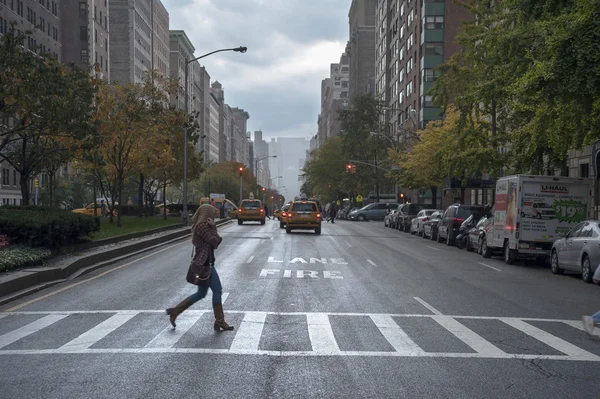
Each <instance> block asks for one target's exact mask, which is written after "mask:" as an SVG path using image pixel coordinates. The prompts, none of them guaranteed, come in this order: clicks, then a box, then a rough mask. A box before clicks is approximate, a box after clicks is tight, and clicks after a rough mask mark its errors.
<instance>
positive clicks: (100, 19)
mask: <svg viewBox="0 0 600 399" xmlns="http://www.w3.org/2000/svg"><path fill="white" fill-rule="evenodd" d="M100 26H102V11H100Z"/></svg>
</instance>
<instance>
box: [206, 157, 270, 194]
mask: <svg viewBox="0 0 600 399" xmlns="http://www.w3.org/2000/svg"><path fill="white" fill-rule="evenodd" d="M240 167H243V168H244V172H243V174H242V189H243V194H242V196H243V198H240V172H239V168H240ZM200 183H201V187H206V189H207V190H206V195H208V194H209V193H210V192H213V193H219V194H225V197H226V198H229V199H231V200H232V201H233V202H234V203H240V202H241V200H242V199H244V198H248V197H249V196H250V193H256V190H257V188H258V184H257V183H256V178H255V177H254V176H253V175H252V174H251V173H250V170H248V169H247V168H246V167H245V166H244V165H243V164H241V163H239V162H220V163H218V164H215V165H214V166H212V167H210V168H207V169H206V170H205V171H204V173H203V174H202V177H201V178H200ZM209 183H210V192H209V191H208V186H209Z"/></svg>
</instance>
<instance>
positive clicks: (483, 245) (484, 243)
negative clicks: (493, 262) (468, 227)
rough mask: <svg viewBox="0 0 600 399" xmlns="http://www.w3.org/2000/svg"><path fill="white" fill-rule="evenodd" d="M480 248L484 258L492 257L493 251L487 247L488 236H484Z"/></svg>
mask: <svg viewBox="0 0 600 399" xmlns="http://www.w3.org/2000/svg"><path fill="white" fill-rule="evenodd" d="M480 247H481V250H480V251H479V252H481V256H483V257H484V258H486V259H489V258H491V257H492V250H491V249H490V247H488V245H487V237H486V236H483V238H481V245H480Z"/></svg>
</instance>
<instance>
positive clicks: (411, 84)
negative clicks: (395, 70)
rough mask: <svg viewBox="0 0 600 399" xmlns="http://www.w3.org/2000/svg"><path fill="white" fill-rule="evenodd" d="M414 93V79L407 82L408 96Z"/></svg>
mask: <svg viewBox="0 0 600 399" xmlns="http://www.w3.org/2000/svg"><path fill="white" fill-rule="evenodd" d="M412 93H413V82H412V80H411V81H410V82H408V83H407V84H406V97H409V96H410V95H411V94H412Z"/></svg>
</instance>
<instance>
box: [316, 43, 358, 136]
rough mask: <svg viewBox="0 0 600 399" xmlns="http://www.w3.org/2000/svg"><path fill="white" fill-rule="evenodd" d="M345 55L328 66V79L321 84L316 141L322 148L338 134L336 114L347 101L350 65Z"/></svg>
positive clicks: (338, 125)
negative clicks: (337, 61)
mask: <svg viewBox="0 0 600 399" xmlns="http://www.w3.org/2000/svg"><path fill="white" fill-rule="evenodd" d="M348 62H349V60H348V56H347V55H346V53H344V54H342V56H341V57H340V62H339V63H336V64H331V65H330V70H329V77H328V78H326V79H323V81H322V82H321V114H320V115H319V118H318V122H317V123H318V130H317V141H318V145H319V146H322V145H323V144H325V143H326V142H327V140H330V139H331V138H333V137H335V136H337V135H339V134H340V122H339V120H338V112H339V110H340V109H342V108H344V107H346V106H347V105H348V101H349V85H350V81H349V79H350V65H349V63H348Z"/></svg>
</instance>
